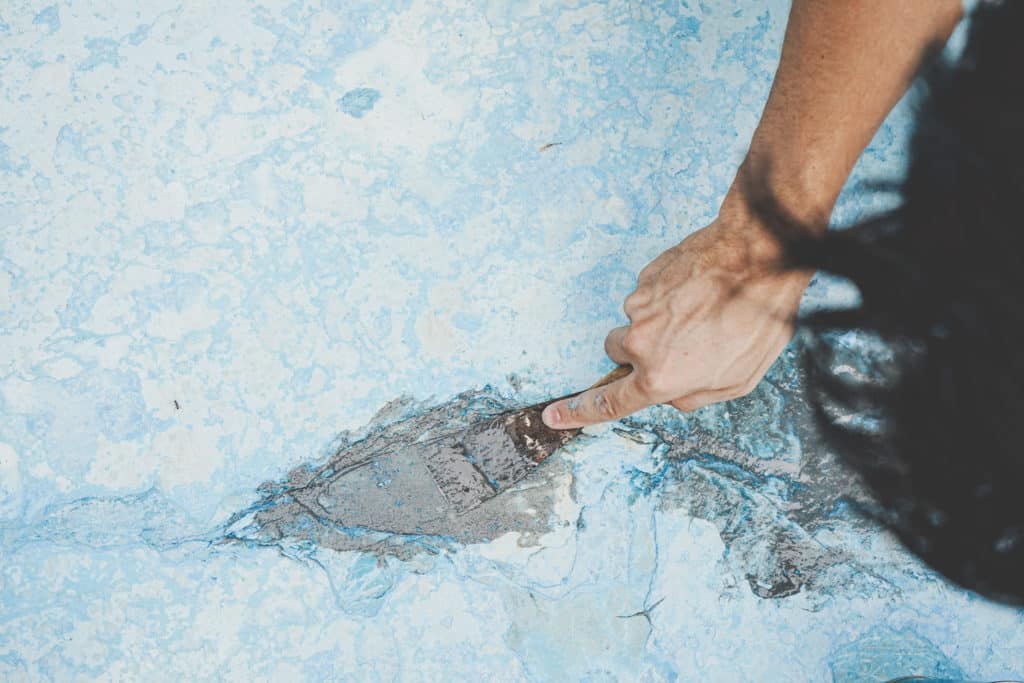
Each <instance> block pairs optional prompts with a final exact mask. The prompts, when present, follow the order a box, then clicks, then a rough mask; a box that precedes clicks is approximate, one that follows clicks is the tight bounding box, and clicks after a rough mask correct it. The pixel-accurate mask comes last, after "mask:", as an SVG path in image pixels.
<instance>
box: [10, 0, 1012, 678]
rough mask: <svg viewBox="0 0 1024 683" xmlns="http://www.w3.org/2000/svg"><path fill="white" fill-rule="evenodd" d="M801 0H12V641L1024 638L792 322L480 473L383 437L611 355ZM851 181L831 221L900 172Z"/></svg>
mask: <svg viewBox="0 0 1024 683" xmlns="http://www.w3.org/2000/svg"><path fill="white" fill-rule="evenodd" d="M786 9H787V7H786V3H785V2H781V1H778V2H776V1H772V2H768V3H760V2H756V3H755V2H748V1H746V0H743V1H739V0H736V1H735V2H715V3H710V2H708V3H700V2H678V3H628V2H625V3H623V2H618V3H596V2H595V3H586V2H576V1H561V0H560V1H558V2H537V1H532V0H510V1H508V2H488V3H483V2H475V1H474V2H470V1H460V0H432V1H421V0H385V1H383V2H382V1H379V0H377V1H373V2H369V1H363V0H351V1H348V0H346V1H339V0H318V1H314V2H288V1H285V2H279V1H278V0H266V1H264V2H249V1H248V0H246V1H244V2H243V1H241V0H223V1H222V2H218V3H216V4H211V3H202V2H164V1H163V0H156V1H155V2H148V3H127V2H114V1H100V2H96V1H89V2H85V1H84V0H69V1H67V2H60V3H57V4H47V3H37V2H25V1H22V0H14V2H6V3H3V5H2V6H0V416H2V417H0V557H2V559H3V561H2V562H0V678H2V679H4V680H12V681H20V680H61V681H64V680H172V681H176V680H239V681H250V680H314V681H317V680H327V681H331V680H439V679H458V678H465V679H469V680H476V679H480V678H487V679H490V680H552V679H560V680H716V681H717V680H750V681H758V680H765V681H775V680H793V681H804V680H822V681H827V680H840V681H854V680H872V679H877V678H878V677H879V676H891V675H909V674H914V673H929V674H935V675H946V676H961V675H962V676H964V677H968V678H974V679H981V680H984V679H996V678H1000V677H1007V676H1011V675H1014V674H1016V675H1017V676H1018V677H1019V676H1020V675H1021V671H1020V667H1021V664H1020V663H1021V662H1022V661H1024V623H1022V615H1021V613H1020V612H1018V611H1012V610H1007V609H1002V608H998V607H995V606H992V605H989V604H986V603H984V602H981V601H979V600H977V599H976V598H974V597H973V596H971V595H968V594H965V593H963V592H960V591H957V590H955V589H952V588H950V587H949V586H948V585H946V584H945V583H943V582H942V581H940V580H939V579H937V578H936V577H935V576H934V575H932V574H931V573H929V572H928V571H927V570H925V569H924V568H922V567H921V566H920V565H919V564H918V563H917V562H915V561H914V560H913V558H910V557H908V556H907V555H906V554H904V553H902V552H901V551H900V550H899V549H898V548H896V547H894V545H893V543H892V541H891V540H890V539H889V538H887V537H886V536H884V535H881V534H880V533H878V532H877V530H875V529H874V528H873V527H871V526H870V525H867V524H866V523H864V522H863V521H861V520H859V519H858V518H856V517H855V516H854V515H852V514H851V512H850V510H849V500H850V499H852V498H856V496H857V495H858V492H857V486H856V482H852V481H849V480H848V477H847V476H846V475H845V474H844V473H843V472H842V471H841V470H840V469H838V468H837V467H836V466H835V464H834V463H833V462H832V461H831V460H830V458H829V456H828V454H827V453H823V452H821V449H820V447H819V446H818V445H817V444H816V441H815V438H814V434H813V430H812V429H811V428H810V427H809V426H808V424H807V421H806V416H805V414H804V412H803V410H802V408H801V396H800V377H799V373H798V372H796V371H795V370H794V368H795V367H796V365H797V364H796V359H795V357H794V353H795V350H794V349H790V351H788V352H787V356H786V358H784V359H783V361H782V362H781V363H780V364H778V365H777V366H776V367H775V368H774V369H773V370H772V372H771V373H770V375H769V378H768V380H767V381H766V382H765V383H764V384H763V385H762V386H761V387H760V388H759V389H758V391H757V392H755V394H753V395H752V396H750V397H748V398H746V399H743V400H742V401H737V402H733V403H730V404H727V405H722V406H715V407H711V408H708V409H705V410H703V411H700V412H698V413H696V414H693V415H691V416H687V417H685V418H684V417H681V416H679V415H676V414H673V413H672V412H671V411H667V410H652V411H648V412H646V413H644V414H642V415H640V416H638V417H637V418H636V420H634V421H631V422H630V423H629V424H627V425H618V426H616V427H606V428H602V429H597V430H591V431H590V432H589V433H588V434H585V435H584V436H582V437H580V439H579V440H578V441H576V442H574V443H573V444H571V445H570V446H569V447H567V448H565V449H563V450H562V451H560V452H559V453H558V454H556V455H555V456H553V457H552V458H550V459H549V460H548V461H547V462H546V463H545V464H544V465H543V467H541V468H539V469H537V470H535V471H534V472H533V473H532V474H531V475H530V476H528V477H527V479H526V480H524V482H523V483H522V485H521V486H520V487H518V488H517V489H516V490H514V491H511V492H509V493H506V494H503V495H502V496H499V497H498V498H495V499H493V500H492V501H489V502H488V503H486V504H485V505H483V506H481V507H480V508H478V509H477V510H476V511H472V512H470V513H468V514H467V515H465V516H460V515H454V516H453V515H451V514H449V512H448V511H447V509H446V508H444V507H443V503H444V501H443V499H441V498H440V497H439V494H438V492H437V490H436V489H432V488H431V487H430V485H428V483H429V481H428V477H427V475H426V472H425V470H424V469H423V468H424V467H425V466H423V465H422V464H421V463H417V462H409V461H408V459H403V454H404V453H405V452H406V451H405V450H404V449H405V448H406V447H407V446H408V442H409V441H410V440H411V439H413V438H418V436H417V435H422V434H425V433H428V432H430V431H431V430H433V431H434V432H435V433H436V434H444V433H447V431H448V430H451V429H452V428H453V427H457V426H458V425H459V424H464V423H465V422H466V421H467V420H469V419H471V418H473V417H474V416H475V415H482V414H496V413H497V412H500V411H501V410H502V409H504V408H506V407H509V406H512V405H517V406H518V405H526V404H529V403H533V402H536V401H540V400H543V399H545V398H548V397H550V396H554V395H559V394H565V393H567V392H569V391H572V390H575V389H578V388H580V387H583V386H586V385H588V384H590V383H591V382H593V381H594V380H595V379H597V377H599V376H600V375H601V372H602V370H603V369H607V367H608V366H607V365H602V363H607V361H606V360H603V355H602V352H601V342H602V341H603V338H604V335H605V333H606V332H607V330H608V329H610V328H611V327H613V326H615V325H618V324H621V322H622V318H621V312H620V306H621V301H622V298H623V297H624V296H625V295H626V294H627V293H628V292H629V291H630V290H631V288H632V287H633V285H634V284H635V273H636V272H637V271H638V270H639V269H640V268H641V267H642V266H643V265H644V264H645V263H646V262H647V261H649V260H650V259H651V258H653V257H654V256H655V255H657V254H658V253H660V251H662V250H663V249H665V248H666V247H668V246H670V245H671V244H674V243H676V242H677V241H679V240H680V239H682V238H683V237H684V236H685V235H686V234H687V233H688V232H690V231H692V230H694V229H696V228H698V227H699V226H701V225H702V224H704V223H706V222H707V221H708V220H710V218H711V217H713V216H714V213H715V211H716V208H717V203H718V201H719V200H720V198H721V197H722V195H723V193H724V191H725V189H726V187H727V186H728V183H729V182H730V181H731V176H732V173H733V171H734V169H735V166H736V164H737V162H738V160H739V158H740V156H741V155H742V153H743V150H744V148H745V146H746V143H747V141H748V139H749V136H750V134H751V131H752V130H753V127H754V125H755V124H756V121H757V117H758V115H759V112H760V108H761V106H762V104H763V101H764V98H765V96H766V94H767V89H768V87H769V84H770V81H771V76H772V73H773V70H774V66H775V63H776V60H777V55H778V49H779V45H780V41H781V36H782V29H783V27H784V21H785V13H786ZM907 114H908V106H907V104H906V103H904V104H903V105H901V107H900V108H899V109H898V110H897V111H896V112H895V113H894V114H893V116H892V117H890V119H889V121H887V123H886V124H885V126H884V127H883V128H882V130H881V131H880V132H879V135H878V136H877V138H876V139H875V141H874V143H873V144H872V146H871V148H870V149H869V150H868V151H867V153H866V154H865V156H864V158H863V159H862V161H861V164H860V166H859V167H858V171H857V173H856V177H857V178H860V179H863V178H877V177H892V176H898V174H899V173H900V171H901V169H902V165H903V158H902V154H901V151H900V150H901V149H902V145H903V142H904V141H905V139H906V133H907V125H908V117H907ZM855 182H856V181H855ZM851 188H852V189H851V190H850V191H848V192H847V193H846V194H845V195H844V197H843V200H842V202H841V205H840V207H839V209H838V211H837V220H838V221H839V222H843V221H848V220H852V219H854V218H856V217H858V216H861V215H864V214H865V213H867V212H870V211H872V210H874V209H877V208H879V207H881V206H884V205H887V203H889V202H890V201H891V198H888V197H879V196H873V195H866V194H863V193H860V192H857V191H856V188H855V184H854V185H853V186H851ZM848 295H849V294H848V293H845V292H844V291H843V290H842V289H841V288H840V287H839V286H838V285H837V284H835V283H826V282H818V283H816V284H815V285H814V286H813V287H812V288H811V290H810V291H809V293H808V296H807V303H808V305H820V304H824V303H828V302H829V301H834V300H836V299H838V298H841V297H844V296H848ZM846 342H848V343H849V345H850V347H851V350H852V353H851V367H852V368H853V370H854V371H856V369H857V368H856V363H857V362H858V361H857V359H858V357H859V355H858V353H857V350H858V343H859V342H858V340H856V339H849V340H846ZM488 385H490V386H489V387H488ZM466 392H469V393H466ZM403 395H407V396H412V397H414V400H412V401H407V400H399V401H396V400H395V397H396V396H403ZM382 406H383V408H382ZM374 416H376V417H374ZM371 420H372V421H371ZM364 425H369V426H364ZM346 431H347V434H346V435H344V436H342V437H337V435H338V434H339V433H346ZM357 463H358V464H359V466H355V465H356V464H357ZM364 463H365V464H364ZM349 465H352V467H351V468H350V469H349V470H348V471H347V472H346V473H345V474H344V475H342V476H335V475H337V474H338V472H337V471H335V472H331V473H330V474H324V473H326V472H328V470H329V469H330V468H332V467H335V466H342V467H348V466H349ZM317 475H324V476H323V478H322V479H320V480H317V482H319V483H317V482H313V480H312V479H310V477H315V476H317ZM300 482H303V484H310V483H313V484H314V485H313V486H312V487H307V489H305V490H306V494H303V495H301V496H300V495H287V496H286V495H285V494H284V491H285V490H287V488H288V487H289V486H295V485H297V484H299V483H300ZM432 496H433V497H432ZM410 501H413V502H415V503H416V504H417V505H418V506H419V507H418V508H416V507H413V508H410V507H406V505H405V504H406V503H408V502H410ZM395 503H403V504H402V505H395ZM388 504H390V507H389V505H388ZM303 506H304V507H303Z"/></svg>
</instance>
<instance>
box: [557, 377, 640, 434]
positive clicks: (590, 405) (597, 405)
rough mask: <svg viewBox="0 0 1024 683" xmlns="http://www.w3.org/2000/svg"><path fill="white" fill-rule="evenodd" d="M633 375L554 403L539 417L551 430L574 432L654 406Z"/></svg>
mask: <svg viewBox="0 0 1024 683" xmlns="http://www.w3.org/2000/svg"><path fill="white" fill-rule="evenodd" d="M636 376H637V374H636V373H635V372H634V373H632V374H630V375H627V376H626V377H623V378H622V379H618V380H615V381H614V382H612V383H611V384H607V385H605V386H603V387H595V388H593V389H587V390H586V391H584V392H583V393H581V394H577V395H576V396H572V397H570V398H566V399H562V400H560V401H555V402H554V403H552V404H551V405H549V406H548V407H546V408H545V409H544V412H543V413H542V414H541V418H542V419H543V420H544V424H546V425H547V426H548V427H550V428H551V429H577V428H579V427H586V426H587V425H592V424H598V423H600V422H611V421H613V420H618V419H621V418H623V417H626V416H627V415H632V414H633V413H635V412H636V411H638V410H643V409H644V408H646V407H648V406H652V405H654V402H653V401H649V400H648V399H647V398H646V397H645V396H644V395H643V393H642V392H641V391H640V390H639V388H638V387H637V383H636Z"/></svg>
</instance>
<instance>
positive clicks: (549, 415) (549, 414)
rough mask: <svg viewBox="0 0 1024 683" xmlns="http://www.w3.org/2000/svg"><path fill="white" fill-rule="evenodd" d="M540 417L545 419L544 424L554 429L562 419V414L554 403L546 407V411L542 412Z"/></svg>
mask: <svg viewBox="0 0 1024 683" xmlns="http://www.w3.org/2000/svg"><path fill="white" fill-rule="evenodd" d="M540 418H541V419H542V420H544V424H546V425H547V426H548V427H550V428H551V429H554V428H555V427H557V426H558V422H559V421H560V420H561V419H562V415H561V413H559V412H558V408H557V407H556V406H555V404H554V403H552V404H551V405H549V406H548V407H547V408H545V409H544V412H542V413H541V414H540Z"/></svg>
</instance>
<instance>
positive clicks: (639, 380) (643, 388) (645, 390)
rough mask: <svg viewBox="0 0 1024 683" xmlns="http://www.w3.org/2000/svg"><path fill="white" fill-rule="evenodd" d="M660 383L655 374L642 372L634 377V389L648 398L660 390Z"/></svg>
mask: <svg viewBox="0 0 1024 683" xmlns="http://www.w3.org/2000/svg"><path fill="white" fill-rule="evenodd" d="M659 385H660V382H659V381H658V379H657V376H656V375H655V374H652V373H650V372H643V373H640V374H638V375H637V377H636V388H637V389H638V390H639V391H640V393H641V394H643V395H644V396H650V395H652V394H654V393H656V392H657V390H658V389H659V388H660V386H659Z"/></svg>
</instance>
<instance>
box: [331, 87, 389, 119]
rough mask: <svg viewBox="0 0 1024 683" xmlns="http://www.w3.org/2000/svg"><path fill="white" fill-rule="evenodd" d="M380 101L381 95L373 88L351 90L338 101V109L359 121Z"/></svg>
mask: <svg viewBox="0 0 1024 683" xmlns="http://www.w3.org/2000/svg"><path fill="white" fill-rule="evenodd" d="M379 99H380V93H379V92H378V91H376V90H374V89H373V88H356V89H355V90H349V91H348V92H347V93H345V94H344V95H343V96H342V97H341V99H339V100H338V108H339V109H341V110H342V111H343V112H345V113H346V114H348V115H349V116H352V117H354V118H357V119H361V118H363V116H365V115H366V113H367V112H368V111H370V110H371V109H373V105H375V104H377V100H379Z"/></svg>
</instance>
